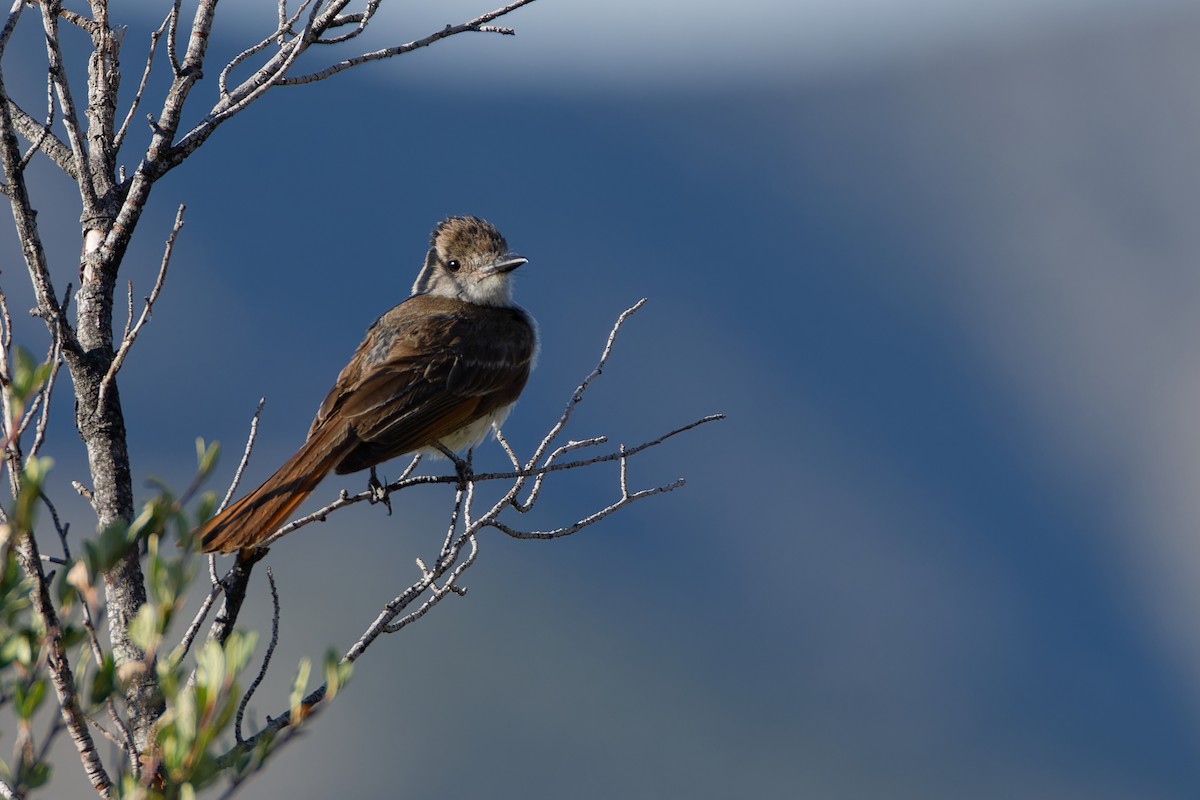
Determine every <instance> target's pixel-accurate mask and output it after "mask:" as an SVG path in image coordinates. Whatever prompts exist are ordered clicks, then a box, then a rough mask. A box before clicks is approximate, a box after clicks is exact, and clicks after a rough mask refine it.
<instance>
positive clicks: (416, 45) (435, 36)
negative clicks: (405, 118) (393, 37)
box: [276, 0, 533, 86]
mask: <svg viewBox="0 0 1200 800" xmlns="http://www.w3.org/2000/svg"><path fill="white" fill-rule="evenodd" d="M532 2H533V0H517V2H515V3H510V4H509V5H506V6H504V7H502V8H498V9H496V10H495V11H489V12H488V13H486V14H483V15H481V16H478V17H476V18H475V19H473V20H471V21H470V22H464V23H462V24H460V25H447V26H446V27H445V28H442V29H441V30H440V31H438V32H437V33H431V34H430V35H428V36H426V37H425V38H423V39H417V40H415V41H412V42H408V43H406V44H401V45H396V46H395V47H386V48H384V49H382V50H376V51H374V52H372V53H363V54H362V55H360V56H355V57H354V58H347V59H345V60H344V61H339V62H338V63H336V64H331V65H330V66H328V67H326V68H325V69H323V70H320V71H318V72H310V73H309V74H307V75H298V76H296V77H294V78H280V79H279V80H277V81H276V83H277V84H278V85H279V86H300V85H302V84H305V83H315V82H316V81H323V80H325V79H326V78H328V77H331V76H333V75H336V74H338V73H339V72H345V71H346V70H348V69H351V68H353V67H357V66H359V65H361V64H367V63H369V62H371V61H380V60H382V59H385V58H393V57H395V56H400V55H404V54H405V53H411V52H412V51H413V50H419V49H420V48H422V47H428V46H429V45H431V44H433V43H434V42H438V41H441V40H442V39H445V38H447V37H450V36H454V35H455V34H459V33H468V32H474V33H481V32H482V33H500V34H504V35H508V36H511V35H513V34H514V33H515V31H513V30H512V29H511V28H498V27H494V26H491V25H488V24H487V23H489V22H491V21H492V20H494V19H497V18H499V17H502V16H504V15H505V14H510V13H512V12H513V11H516V10H517V9H518V8H520V7H521V6H527V5H529V4H530V3H532Z"/></svg>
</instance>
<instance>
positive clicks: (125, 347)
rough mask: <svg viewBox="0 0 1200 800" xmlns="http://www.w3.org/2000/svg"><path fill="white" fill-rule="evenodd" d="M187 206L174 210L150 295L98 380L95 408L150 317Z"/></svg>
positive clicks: (104, 395) (102, 403)
mask: <svg viewBox="0 0 1200 800" xmlns="http://www.w3.org/2000/svg"><path fill="white" fill-rule="evenodd" d="M186 208H187V206H184V205H182V204H181V205H180V206H179V210H178V211H176V212H175V224H174V225H173V226H172V227H171V233H170V234H169V235H168V236H167V244H166V247H165V248H164V249H163V257H162V264H161V265H160V266H159V268H158V277H157V278H155V280H154V288H152V289H151V290H150V295H149V296H148V297H146V305H145V306H144V307H143V308H142V313H141V316H139V317H138V321H137V323H136V324H135V325H134V326H133V327H132V328H129V327H126V329H125V336H124V337H123V338H122V339H121V346H120V348H118V349H117V352H116V354H115V355H114V356H113V360H112V362H111V363H109V365H108V372H106V373H105V374H104V379H103V380H101V382H100V395H99V398H98V399H97V400H96V407H97V408H104V401H105V398H106V397H107V396H108V393H109V391H111V389H112V384H113V381H115V380H116V378H117V372H118V371H120V369H121V366H122V365H123V364H124V363H125V357H126V356H128V355H129V350H130V348H132V347H133V343H134V342H135V341H137V337H138V333H140V332H141V330H142V326H143V325H145V324H146V322H147V321H148V320H149V319H150V312H151V310H152V309H153V308H154V301H155V300H157V299H158V293H159V292H161V291H162V287H163V282H164V281H165V280H166V278H167V267H168V266H169V265H170V263H171V253H172V252H173V251H174V249H175V238H176V237H177V236H179V231H180V229H181V228H183V212H184V210H185V209H186ZM132 315H133V312H132V303H131V308H130V316H131V317H132Z"/></svg>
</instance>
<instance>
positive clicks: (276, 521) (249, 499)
mask: <svg viewBox="0 0 1200 800" xmlns="http://www.w3.org/2000/svg"><path fill="white" fill-rule="evenodd" d="M337 433H338V432H335V431H332V430H317V431H315V432H314V433H313V435H312V436H311V437H309V439H308V441H306V442H305V443H304V445H303V446H301V448H300V449H299V450H298V451H296V454H295V455H294V456H292V457H291V458H289V459H288V460H287V462H286V463H284V465H283V466H282V467H280V468H279V469H278V470H277V471H276V472H275V474H274V475H272V476H271V477H269V478H267V480H266V481H265V482H264V483H263V485H262V486H260V487H258V488H257V489H255V490H254V491H253V492H251V493H250V494H248V495H246V496H245V497H243V498H242V499H241V500H238V501H237V502H236V503H234V504H233V505H231V506H229V507H228V508H226V509H225V510H224V511H222V512H221V513H220V514H217V515H216V516H215V517H213V518H212V519H210V520H209V521H208V522H206V523H204V524H203V525H201V526H200V527H199V528H198V529H197V530H196V533H195V537H196V539H198V540H199V542H200V550H201V552H204V553H233V552H236V551H238V550H242V549H245V548H247V547H253V546H254V545H256V544H258V543H259V542H261V541H262V540H263V539H265V538H267V537H268V536H270V535H271V534H272V533H274V532H275V531H276V530H278V529H279V526H281V525H283V524H284V522H286V521H287V519H288V517H289V516H290V515H291V514H292V512H293V511H295V510H296V508H297V507H299V505H300V504H301V503H303V502H304V500H305V499H306V498H307V497H308V496H309V495H310V494H312V492H313V490H314V489H316V488H317V484H319V483H320V482H321V479H322V478H324V477H325V476H326V475H327V474H328V473H329V471H330V470H332V469H333V468H334V466H335V465H336V464H337V463H338V461H340V460H341V458H342V456H343V455H345V453H346V450H347V449H348V447H349V446H351V445H352V444H353V440H352V439H351V438H350V437H347V436H345V435H344V434H342V435H337Z"/></svg>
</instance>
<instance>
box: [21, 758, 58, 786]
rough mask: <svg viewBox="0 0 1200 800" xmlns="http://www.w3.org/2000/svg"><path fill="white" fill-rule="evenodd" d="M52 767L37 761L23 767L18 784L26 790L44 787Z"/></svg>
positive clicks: (44, 762)
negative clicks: (21, 784) (22, 785)
mask: <svg viewBox="0 0 1200 800" xmlns="http://www.w3.org/2000/svg"><path fill="white" fill-rule="evenodd" d="M51 769H52V767H51V766H50V764H49V763H48V762H46V761H37V762H35V763H33V764H29V765H26V766H23V767H22V768H21V777H20V782H21V783H23V784H24V785H25V788H27V789H36V788H38V787H39V786H45V785H46V783H47V782H48V781H49V780H50V772H51Z"/></svg>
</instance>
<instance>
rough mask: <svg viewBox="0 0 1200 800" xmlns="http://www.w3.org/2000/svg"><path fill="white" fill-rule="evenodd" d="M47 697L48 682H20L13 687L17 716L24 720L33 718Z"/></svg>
mask: <svg viewBox="0 0 1200 800" xmlns="http://www.w3.org/2000/svg"><path fill="white" fill-rule="evenodd" d="M44 699H46V682H45V681H43V680H36V681H33V682H32V683H30V684H28V685H24V684H20V683H18V684H17V685H16V686H14V687H13V701H14V703H15V705H16V712H17V716H18V717H20V718H21V719H23V720H29V719H32V718H33V715H34V714H35V713H36V712H37V710H38V706H40V705H41V704H42V700H44Z"/></svg>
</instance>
